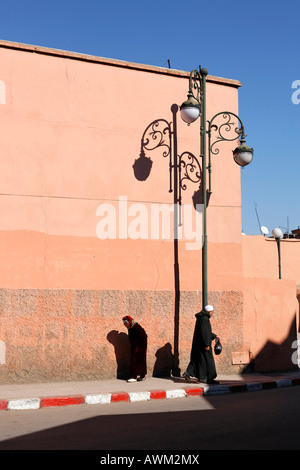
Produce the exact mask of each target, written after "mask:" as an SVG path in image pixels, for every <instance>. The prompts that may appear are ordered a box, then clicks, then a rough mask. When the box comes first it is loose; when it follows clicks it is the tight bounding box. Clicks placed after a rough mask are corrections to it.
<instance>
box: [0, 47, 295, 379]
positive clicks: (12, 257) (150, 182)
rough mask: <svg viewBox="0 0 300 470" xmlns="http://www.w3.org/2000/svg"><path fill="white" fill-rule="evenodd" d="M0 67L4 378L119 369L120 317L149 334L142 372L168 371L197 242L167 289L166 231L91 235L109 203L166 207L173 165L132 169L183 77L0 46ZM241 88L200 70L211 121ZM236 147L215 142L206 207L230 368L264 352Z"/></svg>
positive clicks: (223, 366)
mask: <svg viewBox="0 0 300 470" xmlns="http://www.w3.org/2000/svg"><path fill="white" fill-rule="evenodd" d="M0 63H1V71H0V83H1V84H2V86H1V87H0V115H1V132H0V163H1V173H0V183H1V184H0V188H1V189H0V193H1V194H0V215H1V217H0V279H1V284H0V377H1V379H2V381H16V380H17V381H19V380H21V381H26V380H27V381H28V380H53V379H54V380H60V379H64V380H65V379H70V378H76V379H81V378H96V377H107V376H110V377H113V376H115V375H116V374H119V375H120V374H123V373H124V371H125V372H126V367H127V366H128V363H127V362H126V361H127V359H126V358H127V356H128V350H127V349H126V348H127V346H128V344H127V338H126V336H125V333H126V332H125V331H124V328H123V325H122V324H121V318H122V316H123V315H125V314H132V316H134V317H135V319H136V320H137V321H139V322H140V323H141V324H143V326H145V328H146V330H147V332H148V336H149V351H148V364H149V373H150V374H151V373H154V372H156V371H158V370H165V371H166V370H169V371H170V367H171V366H170V364H171V362H172V360H173V359H172V355H177V354H178V356H179V366H180V368H181V369H185V367H186V365H187V362H188V359H189V351H190V346H191V339H192V334H193V327H194V314H195V313H196V312H197V311H199V309H200V308H201V250H200V249H199V248H197V249H193V250H188V249H187V245H186V242H187V241H186V240H180V241H179V243H178V260H179V262H178V274H179V281H180V292H175V279H174V278H175V275H174V242H173V240H172V237H170V239H161V238H159V239H157V240H153V239H151V238H149V237H148V238H147V237H146V238H144V239H143V238H139V239H130V238H128V237H127V238H126V237H124V238H123V239H120V238H118V237H116V238H115V239H106V240H103V239H99V238H98V237H97V225H98V223H99V220H100V218H99V215H97V214H98V212H97V210H98V208H99V205H103V204H108V205H110V207H113V208H114V209H115V211H116V214H118V211H119V208H120V206H119V204H120V198H124V197H125V198H126V202H127V207H128V208H131V209H132V207H133V206H134V205H136V204H142V205H143V208H146V210H147V211H149V212H148V213H150V210H151V207H153V206H156V205H158V204H168V205H171V204H172V203H173V194H171V193H169V191H168V190H169V167H168V159H166V158H163V156H162V155H161V154H159V152H155V153H153V154H149V157H151V159H152V160H153V166H152V170H151V174H150V176H149V178H148V179H147V180H146V181H143V182H141V181H138V180H137V179H136V178H135V177H134V172H133V168H132V165H133V164H134V161H135V160H136V159H137V158H138V157H139V153H140V145H141V137H142V134H143V132H144V130H145V129H146V127H147V126H148V125H149V124H150V123H151V122H152V121H154V120H155V119H165V120H167V121H168V122H170V123H171V122H172V126H173V124H174V123H173V114H172V111H171V107H172V105H174V104H177V105H180V104H181V102H182V101H184V100H185V99H186V94H187V88H188V76H189V73H187V72H182V71H174V70H169V69H160V68H155V67H149V66H143V65H138V64H131V63H126V62H120V61H115V60H109V59H101V58H98V57H90V56H83V55H80V54H73V53H68V52H63V51H56V50H49V49H44V48H39V47H34V46H25V45H20V44H13V43H6V42H0ZM239 86H240V83H239V82H238V81H235V80H227V79H222V78H218V77H211V76H208V83H207V95H208V105H207V108H208V109H207V118H208V119H210V118H211V117H212V116H213V115H214V114H216V113H217V112H220V111H222V110H228V109H229V110H231V111H232V112H235V113H237V112H238V88H239ZM172 128H173V127H172ZM177 145H178V153H179V154H181V153H182V152H184V151H186V150H188V151H190V152H192V153H194V154H195V155H196V156H198V154H199V125H198V124H194V125H191V126H187V125H186V124H184V123H183V122H182V121H181V119H180V117H179V115H177ZM253 145H254V144H253ZM235 146H236V142H232V143H222V144H220V147H219V148H220V154H219V155H218V156H216V157H213V173H212V184H213V187H212V189H213V194H212V196H211V198H210V201H209V207H208V239H209V246H208V277H209V282H208V287H209V301H210V302H211V303H213V304H214V305H215V315H214V318H213V320H212V323H213V328H214V330H215V331H216V333H218V334H219V335H220V337H221V338H222V340H223V343H224V345H226V347H225V348H224V353H222V356H221V357H219V358H217V366H218V369H219V371H220V372H222V371H223V372H226V371H231V370H233V368H235V367H236V364H232V362H233V361H232V353H233V352H239V351H244V349H245V347H246V346H247V345H248V346H249V347H248V346H247V347H248V352H249V351H258V350H259V345H260V344H261V341H263V339H262V340H260V341H259V342H257V341H256V339H255V338H254V334H253V332H252V329H251V328H250V329H248V328H245V325H246V324H247V322H248V318H249V312H250V311H251V302H253V297H252V291H253V289H252V287H253V285H252V284H251V282H250V281H249V282H248V283H246V284H245V282H244V277H246V278H247V277H253V276H252V275H250V274H249V272H250V271H251V267H250V261H251V256H250V257H248V258H247V256H248V255H247V253H246V254H245V250H246V251H247V248H245V246H246V245H245V244H246V243H247V242H245V241H244V238H243V237H242V235H241V191H240V168H239V167H238V166H237V165H236V164H235V163H234V162H233V159H232V150H233V148H234V147H235ZM245 171H246V170H245ZM225 181H226V184H224V182H225ZM197 189H198V185H192V184H190V185H189V186H188V189H187V190H186V191H184V192H183V194H182V196H183V203H184V204H185V205H188V204H191V197H192V195H193V193H194V191H196V190H197ZM134 207H135V208H136V206H134ZM132 220H134V217H133V216H132V215H131V216H130V215H129V216H128V223H130V222H131V221H132ZM224 227H225V228H226V230H224ZM256 275H257V274H256V273H254V277H255V276H256ZM258 277H263V276H261V275H260V274H258ZM266 277H268V276H266ZM251 286H252V287H251ZM249 289H250V290H249ZM287 292H288V293H287V295H288V296H289V295H290V290H289V289H288V290H287ZM179 293H180V299H179V298H178V297H179V296H178V295H176V294H179ZM284 294H286V291H284ZM244 298H246V299H247V300H246V304H245V300H244ZM178 301H180V302H179V310H176V305H177V303H178ZM244 311H245V318H244ZM286 321H290V318H288V320H286ZM264 338H265V337H264ZM245 345H246V346H245ZM1 348H2V349H1ZM177 349H178V351H177Z"/></svg>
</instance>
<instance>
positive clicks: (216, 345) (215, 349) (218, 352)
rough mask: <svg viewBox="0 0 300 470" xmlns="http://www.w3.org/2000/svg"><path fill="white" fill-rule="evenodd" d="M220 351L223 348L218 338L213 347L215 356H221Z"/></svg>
mask: <svg viewBox="0 0 300 470" xmlns="http://www.w3.org/2000/svg"><path fill="white" fill-rule="evenodd" d="M222 349H223V347H222V344H221V341H220V340H219V338H217V339H216V342H215V347H214V351H215V354H216V356H218V355H219V354H221V352H222Z"/></svg>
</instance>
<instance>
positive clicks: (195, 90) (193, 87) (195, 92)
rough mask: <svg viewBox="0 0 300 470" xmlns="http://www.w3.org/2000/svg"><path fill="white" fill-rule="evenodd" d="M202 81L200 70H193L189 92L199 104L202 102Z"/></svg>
mask: <svg viewBox="0 0 300 470" xmlns="http://www.w3.org/2000/svg"><path fill="white" fill-rule="evenodd" d="M201 83H202V81H201V76H200V73H199V72H198V70H196V69H194V70H192V71H191V73H190V79H189V94H191V95H192V96H193V97H194V98H195V100H196V101H198V103H199V104H200V102H201V94H202V89H201Z"/></svg>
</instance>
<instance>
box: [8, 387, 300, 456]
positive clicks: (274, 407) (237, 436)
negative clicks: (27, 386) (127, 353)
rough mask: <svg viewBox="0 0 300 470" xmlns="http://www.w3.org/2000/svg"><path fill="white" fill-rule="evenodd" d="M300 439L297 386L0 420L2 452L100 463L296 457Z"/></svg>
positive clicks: (17, 415)
mask: <svg viewBox="0 0 300 470" xmlns="http://www.w3.org/2000/svg"><path fill="white" fill-rule="evenodd" d="M299 431H300V386H295V387H287V388H281V389H270V390H264V391H260V392H244V393H235V394H230V395H217V396H209V397H189V398H181V399H169V400H161V401H154V400H152V401H150V402H140V403H114V404H110V405H76V406H68V407H64V408H44V409H40V410H33V411H30V410H26V411H11V410H10V411H2V412H0V450H30V449H31V450H75V449H76V450H96V451H100V452H99V453H97V459H98V458H100V456H102V455H107V452H108V450H109V451H111V452H113V451H114V450H124V451H125V452H126V451H127V452H129V451H133V450H145V451H149V452H150V451H152V452H153V451H159V450H171V451H180V450H182V451H194V454H195V452H200V451H201V450H299V449H300V440H299ZM123 453H124V452H123ZM16 454H17V453H14V455H16ZM22 455H23V454H22ZM110 455H113V454H110Z"/></svg>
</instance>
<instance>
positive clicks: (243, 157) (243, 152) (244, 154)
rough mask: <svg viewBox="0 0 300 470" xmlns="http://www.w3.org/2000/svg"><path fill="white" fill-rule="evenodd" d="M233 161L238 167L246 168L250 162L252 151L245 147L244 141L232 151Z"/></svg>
mask: <svg viewBox="0 0 300 470" xmlns="http://www.w3.org/2000/svg"><path fill="white" fill-rule="evenodd" d="M233 159H234V161H235V163H237V164H238V165H240V166H247V165H249V163H251V162H252V159H253V149H252V148H250V147H248V145H246V143H245V140H244V139H242V140H241V144H240V145H239V146H238V147H237V148H236V149H235V150H234V151H233Z"/></svg>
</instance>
